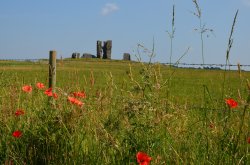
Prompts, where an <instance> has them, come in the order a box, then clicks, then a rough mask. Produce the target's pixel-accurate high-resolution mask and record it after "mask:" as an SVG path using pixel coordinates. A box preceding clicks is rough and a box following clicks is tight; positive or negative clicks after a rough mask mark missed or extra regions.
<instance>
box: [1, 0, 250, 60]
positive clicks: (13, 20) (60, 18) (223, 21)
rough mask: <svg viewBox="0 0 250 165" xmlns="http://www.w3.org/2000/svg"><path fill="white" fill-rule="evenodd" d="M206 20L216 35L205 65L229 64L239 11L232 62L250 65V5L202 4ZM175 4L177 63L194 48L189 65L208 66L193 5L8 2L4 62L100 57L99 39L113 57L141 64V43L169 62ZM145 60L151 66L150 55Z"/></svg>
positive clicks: (184, 1)
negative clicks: (230, 40) (54, 55)
mask: <svg viewBox="0 0 250 165" xmlns="http://www.w3.org/2000/svg"><path fill="white" fill-rule="evenodd" d="M198 3H199V5H200V8H201V10H202V21H203V23H204V24H206V27H207V28H210V29H213V30H214V34H213V35H210V36H209V37H208V38H207V37H206V35H205V36H204V55H205V63H225V54H226V53H225V52H226V49H227V42H228V37H229V33H230V30H231V25H232V22H233V17H234V14H235V12H236V10H237V9H239V14H238V19H237V23H236V27H235V32H234V35H233V38H234V43H233V47H232V51H231V54H230V62H231V63H232V64H236V63H237V62H240V63H241V64H249V63H250V31H249V29H250V21H249V17H250V0H209V1H207V0H199V1H198ZM173 4H175V28H176V32H175V37H174V40H173V48H174V49H173V61H176V60H177V59H178V58H179V57H180V56H181V55H182V54H183V52H184V51H185V50H186V49H187V48H188V47H190V50H189V52H188V54H187V55H186V56H185V57H184V58H182V60H181V62H185V63H202V58H201V42H200V36H199V34H198V33H197V32H195V30H194V29H195V28H197V27H198V26H199V20H198V19H197V17H195V16H194V15H193V14H192V11H195V10H196V9H195V6H194V4H193V2H192V0H113V1H109V0H72V1H69V0H40V1H38V0H22V1H20V0H6V1H4V0H2V1H1V2H0V22H1V24H0V58H2V59H12V58H17V59H26V58H31V59H33V58H48V52H49V50H56V51H57V52H58V56H62V57H63V58H66V57H70V56H71V54H72V53H73V52H80V53H84V52H87V53H92V54H96V41H97V40H102V41H105V40H112V41H113V48H112V58H113V59H122V55H123V53H125V52H128V53H131V55H132V59H135V57H134V54H136V49H137V44H143V45H144V46H145V47H147V48H148V49H151V48H152V45H153V38H154V41H155V42H154V43H155V53H156V57H155V58H154V61H159V62H169V56H170V39H169V37H168V34H167V32H166V31H167V30H169V31H170V30H171V19H172V5H173ZM142 59H143V60H144V61H147V60H148V58H147V56H146V55H142Z"/></svg>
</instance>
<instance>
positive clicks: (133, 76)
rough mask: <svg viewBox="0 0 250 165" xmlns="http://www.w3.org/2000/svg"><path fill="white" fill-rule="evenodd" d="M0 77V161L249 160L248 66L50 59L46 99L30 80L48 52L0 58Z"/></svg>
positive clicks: (42, 76) (36, 78)
mask: <svg viewBox="0 0 250 165" xmlns="http://www.w3.org/2000/svg"><path fill="white" fill-rule="evenodd" d="M0 76H1V79H0V87H1V88H0V89H1V95H0V111H1V113H0V124H1V126H0V136H1V142H0V163H1V164H9V163H14V164H114V165H116V164H137V161H136V156H135V155H136V153H137V152H139V151H142V152H145V153H147V154H148V155H149V156H150V157H151V158H152V160H151V164H249V162H250V151H249V149H250V144H249V143H250V129H249V126H250V111H249V110H250V109H249V102H250V92H249V91H250V84H249V82H247V79H249V78H250V72H241V73H239V72H238V71H223V70H202V69H181V68H173V67H171V68H170V67H169V66H164V65H161V64H147V63H137V62H125V61H105V60H63V61H60V60H58V62H57V82H56V83H57V85H56V86H57V88H56V89H55V90H56V93H57V95H58V98H57V99H52V100H55V101H53V102H52V103H50V102H49V99H48V96H46V95H45V94H44V90H45V89H37V87H36V84H37V83H38V82H41V83H44V84H45V86H48V61H46V60H44V61H38V62H28V61H26V62H14V61H0ZM25 85H31V86H32V89H33V90H32V92H28V93H27V92H24V91H23V90H22V87H23V86H25ZM77 91H81V92H83V91H84V92H85V93H86V96H87V97H86V98H78V99H79V100H80V101H82V102H83V103H84V105H83V106H78V105H74V103H73V104H71V103H72V102H71V101H69V99H68V97H69V96H70V97H73V94H72V93H73V92H77ZM229 98H232V99H234V100H236V101H237V103H238V105H237V106H236V107H235V108H234V107H230V105H227V104H226V103H225V99H229ZM50 101H51V99H50ZM18 109H21V110H22V112H23V113H22V114H21V115H15V112H16V111H17V110H18ZM17 130H18V131H21V133H22V134H21V135H20V137H14V136H13V132H14V131H17Z"/></svg>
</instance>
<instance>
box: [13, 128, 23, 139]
mask: <svg viewBox="0 0 250 165" xmlns="http://www.w3.org/2000/svg"><path fill="white" fill-rule="evenodd" d="M12 136H13V137H15V138H20V137H21V136H22V132H21V131H18V130H17V131H14V132H13V133H12Z"/></svg>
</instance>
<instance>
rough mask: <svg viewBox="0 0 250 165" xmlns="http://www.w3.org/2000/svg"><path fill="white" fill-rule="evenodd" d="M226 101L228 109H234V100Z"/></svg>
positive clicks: (236, 104)
mask: <svg viewBox="0 0 250 165" xmlns="http://www.w3.org/2000/svg"><path fill="white" fill-rule="evenodd" d="M225 100H226V103H227V105H228V106H229V107H230V108H236V107H237V106H238V103H237V102H236V101H235V100H234V99H231V98H230V99H225Z"/></svg>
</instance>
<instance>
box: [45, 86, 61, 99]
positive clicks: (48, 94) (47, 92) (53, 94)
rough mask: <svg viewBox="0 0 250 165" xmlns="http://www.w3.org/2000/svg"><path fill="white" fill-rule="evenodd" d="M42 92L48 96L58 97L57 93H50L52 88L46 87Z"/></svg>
mask: <svg viewBox="0 0 250 165" xmlns="http://www.w3.org/2000/svg"><path fill="white" fill-rule="evenodd" d="M44 94H46V95H47V96H49V97H54V98H55V99H57V98H58V95H57V94H56V93H52V88H49V89H47V90H46V91H45V92H44Z"/></svg>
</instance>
